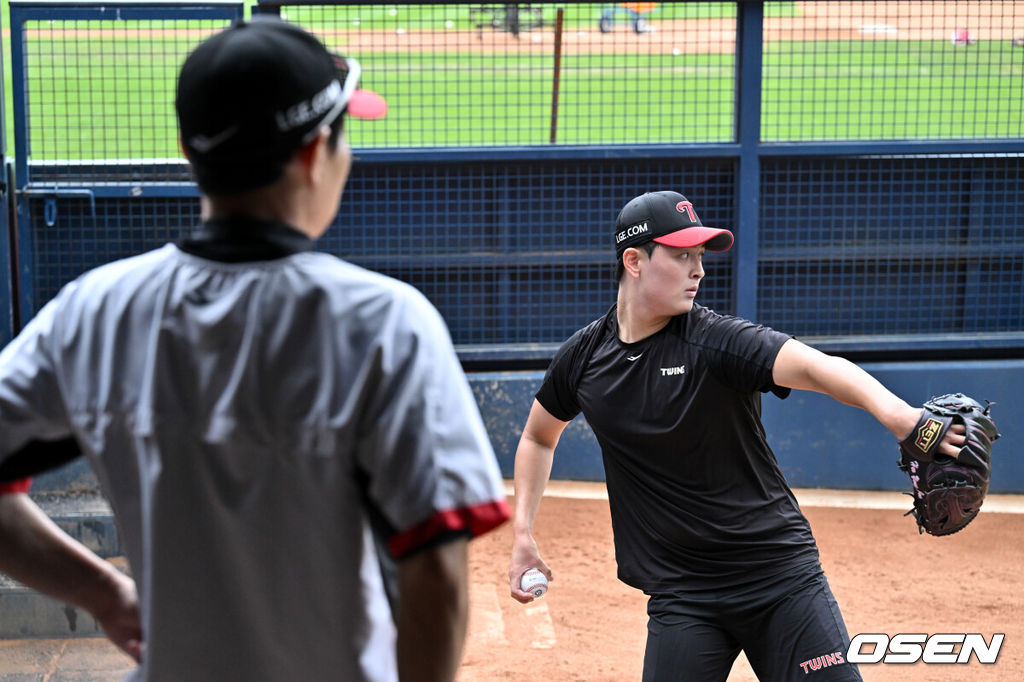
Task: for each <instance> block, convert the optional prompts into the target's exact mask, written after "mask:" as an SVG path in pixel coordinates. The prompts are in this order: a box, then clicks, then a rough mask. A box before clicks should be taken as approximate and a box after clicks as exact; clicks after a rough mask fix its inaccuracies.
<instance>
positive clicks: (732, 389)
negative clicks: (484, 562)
mask: <svg viewBox="0 0 1024 682" xmlns="http://www.w3.org/2000/svg"><path fill="white" fill-rule="evenodd" d="M613 238H614V242H615V247H616V255H617V259H618V265H617V279H618V282H619V290H618V300H617V304H616V305H615V306H613V307H612V308H611V310H609V311H608V313H607V314H606V315H605V316H603V317H602V318H600V319H598V320H595V321H594V322H593V323H591V324H590V325H588V326H587V327H585V328H584V329H581V330H579V331H578V332H576V333H575V334H574V335H573V336H572V337H571V338H570V339H569V340H568V341H566V342H565V343H564V344H563V345H562V347H561V348H560V349H559V351H558V352H557V353H556V354H555V357H554V359H553V360H552V362H551V365H550V367H549V368H548V371H547V374H546V375H545V377H544V381H543V382H542V384H541V387H540V389H539V391H538V392H537V395H536V400H535V401H534V403H533V407H532V409H531V410H530V415H529V417H528V419H527V423H526V427H525V429H524V431H523V435H522V438H521V439H520V442H519V447H518V449H517V451H516V459H515V513H514V524H515V526H514V545H513V548H512V557H511V561H510V566H509V581H510V589H511V594H512V596H513V597H514V598H515V599H517V600H519V601H521V602H528V601H530V600H531V599H532V596H531V595H530V594H528V593H526V592H524V591H523V590H521V589H520V587H519V578H520V576H521V575H522V574H523V572H524V571H526V570H527V569H529V568H538V569H540V570H541V571H543V572H544V573H545V574H547V575H548V577H549V578H550V577H551V570H550V568H549V567H548V566H547V564H546V563H545V562H544V561H543V560H542V559H541V556H540V552H539V550H538V547H537V544H536V542H535V540H534V536H533V523H534V519H535V517H536V514H537V510H538V506H539V503H540V498H541V494H542V493H543V490H544V486H545V485H546V483H547V479H548V476H549V475H550V471H551V462H552V458H553V456H554V450H555V446H556V445H557V443H558V439H559V437H560V435H561V433H562V431H563V430H564V428H565V426H566V425H567V423H568V422H569V421H570V420H572V419H573V418H574V417H575V416H576V415H577V414H579V413H581V412H582V414H583V415H584V416H585V417H586V420H587V423H588V424H589V425H590V427H591V428H592V429H593V431H594V434H595V436H596V437H597V441H598V443H599V445H600V446H601V453H602V457H603V461H604V467H605V478H606V482H607V486H608V502H609V506H610V509H611V517H612V526H613V529H614V542H615V558H616V562H617V564H618V575H619V578H620V579H621V580H622V581H623V582H625V583H626V584H628V585H630V586H632V587H635V588H637V589H640V590H643V591H644V592H645V593H646V594H648V595H649V597H650V599H649V602H648V614H649V624H648V639H647V650H646V653H645V657H644V665H643V680H644V681H645V682H676V681H679V682H681V681H683V680H685V681H687V682H704V681H706V682H724V680H726V679H727V677H728V675H729V670H730V669H731V667H732V664H733V661H734V660H735V659H736V657H737V656H738V655H739V652H740V651H741V650H742V651H744V652H745V653H746V656H747V659H748V660H749V662H750V664H751V666H752V668H753V670H754V672H755V673H756V674H757V675H758V677H759V679H762V680H766V681H768V680H771V681H772V682H781V681H785V680H804V679H807V680H816V681H824V680H859V679H860V675H859V673H858V671H857V669H856V668H855V667H854V666H852V665H850V664H848V663H847V662H846V660H845V656H846V652H847V649H848V647H849V636H848V634H847V632H846V627H845V625H844V624H843V619H842V616H841V614H840V612H839V608H838V606H837V605H836V601H835V599H834V598H833V596H832V593H831V591H830V589H829V586H828V582H827V581H826V579H825V575H824V574H823V572H822V570H821V565H820V563H819V561H818V549H817V546H816V544H815V541H814V537H813V536H812V535H811V529H810V526H809V524H808V523H807V519H806V518H805V517H804V515H803V513H802V512H801V511H800V508H799V506H798V505H797V502H796V499H795V498H794V496H793V493H792V491H791V490H790V488H789V486H788V484H787V483H786V481H785V479H784V477H783V475H782V472H781V470H780V469H779V466H778V463H777V462H776V460H775V455H774V454H773V453H772V451H771V449H770V447H769V446H768V443H767V440H766V435H765V431H764V427H763V425H762V424H761V397H760V396H761V393H763V392H767V391H771V392H773V393H775V394H776V395H778V396H779V397H781V398H785V397H786V396H787V395H788V394H789V392H790V389H793V388H797V389H807V390H812V391H818V392H821V393H826V394H828V395H830V396H832V397H833V398H835V399H837V400H839V401H841V402H844V403H847V404H849V405H854V406H857V407H861V408H863V409H865V410H868V411H869V412H870V413H871V414H872V415H873V416H874V417H876V418H877V419H878V420H879V421H880V422H881V423H882V424H883V425H884V426H885V427H886V428H888V429H889V430H890V431H892V433H893V434H895V435H896V436H897V438H899V439H903V438H904V437H906V436H907V434H908V433H909V432H910V431H911V429H912V428H913V427H914V426H915V425H916V424H917V421H918V418H919V417H920V415H921V410H920V408H912V407H910V406H909V405H907V404H906V403H905V402H904V401H903V400H901V399H899V398H898V397H897V396H895V395H893V394H892V393H891V392H889V391H888V390H887V389H886V388H885V387H884V386H882V385H881V384H880V383H879V382H878V381H876V380H875V379H874V378H872V377H871V376H870V375H869V374H867V373H866V372H864V371H863V370H862V369H860V368H858V367H857V366H855V365H853V364H852V363H850V362H848V361H846V360H843V359H840V358H835V357H831V356H828V355H825V354H823V353H820V352H818V351H816V350H814V349H812V348H810V347H808V346H806V345H804V344H802V343H800V342H799V341H797V340H796V339H793V338H791V337H790V336H788V335H786V334H782V333H779V332H777V331H774V330H772V329H769V328H767V327H763V326H760V325H757V324H754V323H751V322H748V321H746V320H743V319H740V318H736V317H730V316H727V315H719V314H717V313H715V312H714V311H711V310H708V309H707V308H704V307H703V306H701V305H699V304H697V303H696V302H695V299H696V296H697V292H698V289H699V286H700V283H701V279H702V278H703V277H704V269H703V266H702V259H703V255H704V251H705V249H709V250H712V251H724V250H726V249H728V248H730V247H731V246H732V242H733V236H732V234H731V233H730V232H729V231H727V230H722V229H716V228H710V227H706V226H703V225H702V224H701V222H700V220H699V219H698V218H697V215H696V213H695V211H694V207H693V204H691V203H690V202H689V201H688V200H687V199H686V198H685V197H683V196H682V195H681V194H679V193H677V192H671V191H662V192H653V193H649V194H644V195H642V196H640V197H637V198H635V199H633V200H632V201H630V202H629V203H628V204H626V206H625V207H624V208H623V209H622V211H621V212H620V213H619V216H618V219H617V221H616V225H615V230H614V232H613ZM963 432H964V430H963V429H962V428H960V429H959V430H958V433H952V432H951V433H950V434H948V435H947V437H946V440H945V441H944V442H943V444H942V446H941V447H942V449H943V452H944V453H945V454H950V455H955V454H956V452H957V451H958V450H959V445H960V444H962V443H963V440H964V438H963V435H962V434H963Z"/></svg>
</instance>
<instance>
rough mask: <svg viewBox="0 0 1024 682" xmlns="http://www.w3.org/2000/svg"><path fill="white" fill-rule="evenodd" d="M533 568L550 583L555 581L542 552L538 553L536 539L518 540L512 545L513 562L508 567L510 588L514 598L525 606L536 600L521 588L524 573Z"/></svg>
mask: <svg viewBox="0 0 1024 682" xmlns="http://www.w3.org/2000/svg"><path fill="white" fill-rule="evenodd" d="M531 568H536V569H538V570H540V572H541V573H543V574H544V575H545V576H546V577H547V579H548V582H549V583H550V582H551V581H552V580H553V579H554V576H553V575H552V573H551V569H550V568H548V565H547V564H546V563H544V560H543V559H541V558H540V552H538V551H537V543H536V542H535V541H534V539H533V538H532V537H528V538H522V539H518V538H517V539H516V541H515V543H514V544H513V545H512V560H511V561H510V562H509V567H508V586H509V593H510V594H511V596H512V598H513V599H515V600H516V601H518V602H521V603H523V604H529V603H530V602H532V601H533V599H534V597H533V595H532V594H530V593H529V592H524V591H523V590H522V589H521V588H520V586H519V581H520V580H521V579H522V577H523V573H526V571H527V570H529V569H531Z"/></svg>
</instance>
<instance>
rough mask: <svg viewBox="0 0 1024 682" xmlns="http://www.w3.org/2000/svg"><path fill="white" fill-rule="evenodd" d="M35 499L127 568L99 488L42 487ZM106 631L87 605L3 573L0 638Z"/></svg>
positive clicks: (98, 550) (61, 522) (73, 532)
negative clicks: (62, 598) (74, 604)
mask: <svg viewBox="0 0 1024 682" xmlns="http://www.w3.org/2000/svg"><path fill="white" fill-rule="evenodd" d="M32 499H33V500H35V502H36V504H38V505H39V507H40V508H41V509H42V510H43V511H44V512H46V515H47V516H49V517H50V518H51V519H52V520H53V521H54V523H56V524H57V525H58V526H60V527H61V528H62V529H64V531H65V532H67V533H68V534H69V535H71V537H73V538H75V539H76V540H78V541H79V542H81V543H82V544H83V545H85V546H86V547H88V548H89V549H91V550H92V551H94V552H96V553H97V554H98V555H99V556H101V557H103V558H105V559H107V560H108V561H110V562H111V563H113V564H114V565H116V566H117V567H118V568H119V569H121V570H123V571H126V572H127V570H128V562H127V561H126V560H125V559H124V558H123V557H122V556H121V543H120V540H119V536H118V532H117V526H116V524H115V523H114V515H113V513H112V511H111V509H110V505H109V504H108V503H107V501H106V500H105V499H104V498H103V497H102V496H101V495H100V494H99V493H98V492H96V491H93V490H80V491H63V492H59V491H39V492H33V493H32ZM102 636H103V630H102V628H100V626H99V623H97V622H96V619H95V618H93V617H92V616H91V615H90V614H89V613H87V612H86V611H82V610H81V609H77V608H75V607H72V606H69V605H68V604H64V603H61V602H59V601H57V600H55V599H52V598H50V597H47V596H45V595H43V594H40V593H38V592H36V591H35V590H32V589H29V588H27V587H25V586H24V585H22V584H20V583H18V582H17V581H15V580H13V579H11V578H9V577H8V576H6V575H3V574H0V639H21V638H29V637H45V638H68V637H102Z"/></svg>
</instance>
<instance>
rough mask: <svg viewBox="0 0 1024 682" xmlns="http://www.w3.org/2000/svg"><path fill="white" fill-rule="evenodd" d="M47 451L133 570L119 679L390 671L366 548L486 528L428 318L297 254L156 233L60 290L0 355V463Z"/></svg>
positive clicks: (460, 420)
mask: <svg viewBox="0 0 1024 682" xmlns="http://www.w3.org/2000/svg"><path fill="white" fill-rule="evenodd" d="M69 439H73V441H77V443H78V444H79V445H80V447H81V448H82V450H83V451H84V452H85V454H86V455H87V456H88V457H89V459H90V461H91V462H92V464H93V467H94V469H95V470H96V472H97V475H98V477H99V479H100V481H101V484H102V485H103V488H104V491H105V493H106V494H107V497H108V498H109V500H110V502H111V504H112V506H113V507H114V510H115V513H116V515H117V518H118V521H119V523H120V528H121V531H122V533H123V540H124V546H125V548H126V553H127V555H128V558H129V560H130V561H131V565H132V568H133V573H134V576H135V578H136V580H137V584H138V587H139V593H140V599H141V607H142V617H143V630H144V632H145V640H146V652H145V656H144V662H143V666H142V667H141V668H140V669H139V670H138V671H137V672H136V673H135V675H136V677H137V678H138V679H140V680H142V679H145V680H185V679H187V680H190V681H194V680H217V681H218V682H221V681H223V680H247V681H254V680H255V681H258V680H273V681H275V682H277V681H279V680H286V679H287V680H328V679H330V680H373V681H378V680H394V679H396V678H397V672H396V669H395V655H394V651H395V648H394V647H395V642H394V640H395V627H394V621H393V617H392V613H391V610H390V607H389V603H388V599H387V592H386V589H385V586H386V583H387V580H388V571H387V570H386V569H382V564H383V565H385V566H386V564H387V562H386V561H384V562H382V561H380V560H379V558H378V550H380V548H381V546H382V544H383V545H385V546H386V547H387V548H388V549H389V550H390V551H389V552H384V554H385V555H390V556H392V557H400V556H401V555H402V554H405V553H408V552H410V551H414V550H415V549H416V548H418V547H421V546H423V545H424V544H427V543H430V542H433V541H437V539H438V538H439V537H440V536H443V535H444V534H445V533H448V532H464V533H470V534H478V533H482V532H485V531H487V530H489V529H491V528H493V527H494V526H496V525H498V524H500V523H501V522H502V521H504V520H505V519H507V518H508V508H507V506H506V504H505V496H504V492H503V488H502V483H501V478H500V474H499V471H498V467H497V464H496V461H495V458H494V454H493V452H492V450H491V446H490V444H489V441H488V438H487V434H486V432H485V430H484V427H483V424H482V421H481V419H480V415H479V412H478V410H477V407H476V404H475V402H474V399H473V397H472V394H471V392H470V390H469V386H468V384H467V382H466V379H465V376H464V375H463V372H462V370H461V367H460V366H459V363H458V360H457V358H456V356H455V353H454V351H453V348H452V345H451V341H450V338H449V335H448V331H447V329H446V327H445V325H444V323H443V321H442V320H441V318H440V316H439V315H438V313H437V312H436V310H435V309H434V308H433V307H432V306H431V305H430V304H429V302H428V301H427V300H426V299H425V298H424V297H423V296H422V295H420V294H419V293H418V292H417V291H416V290H414V289H413V288H411V287H409V286H407V285H405V284H402V283H400V282H397V281H395V280H392V279H390V278H387V277H384V276H381V275H378V274H374V273H371V272H367V271H365V270H363V269H361V268H358V267H355V266H353V265H351V264H348V263H345V262H344V261H341V260H339V259H337V258H335V257H333V256H330V255H327V254H322V253H315V252H312V251H304V252H298V253H291V254H290V255H287V256H286V257H282V258H274V259H270V260H260V261H255V262H245V263H231V262H220V261H216V260H210V259H207V258H199V257H196V256H194V255H190V254H189V253H186V252H184V251H183V250H181V249H180V248H179V247H178V246H176V245H170V244H169V245H167V246H165V247H163V248H160V249H157V250H155V251H152V252H149V253H146V254H143V255H140V256H137V257H134V258H130V259H127V260H123V261H119V262H116V263H112V264H109V265H106V266H103V267H101V268H98V269H96V270H93V271H91V272H89V273H86V274H85V275H83V276H82V277H80V278H79V279H77V280H76V281H74V282H72V283H70V284H68V285H67V286H66V287H65V288H64V289H63V290H62V291H61V292H60V293H59V294H58V295H57V297H56V298H55V299H54V300H52V301H51V302H49V303H48V304H47V305H46V306H45V307H44V308H43V310H42V311H40V313H39V314H38V315H37V316H36V317H35V318H34V319H33V320H32V321H31V322H30V324H29V325H28V326H27V327H26V329H25V330H24V331H23V332H22V333H21V334H20V335H19V336H18V337H17V338H16V339H15V340H14V341H12V342H11V343H10V344H9V345H8V346H7V347H6V348H5V349H4V350H3V352H2V353H0V463H3V461H4V460H5V458H9V457H11V456H12V455H17V456H19V457H24V456H25V453H26V452H31V451H34V449H33V448H27V447H26V445H28V444H29V443H30V442H32V441H39V440H45V441H51V442H60V441H62V440H64V441H68V440H69ZM36 449H38V448H36ZM30 468H31V467H30ZM29 473H31V472H29Z"/></svg>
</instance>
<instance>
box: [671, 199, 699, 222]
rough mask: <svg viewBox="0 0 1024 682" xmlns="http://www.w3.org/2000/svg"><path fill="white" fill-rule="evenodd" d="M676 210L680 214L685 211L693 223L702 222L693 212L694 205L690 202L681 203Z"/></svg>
mask: <svg viewBox="0 0 1024 682" xmlns="http://www.w3.org/2000/svg"><path fill="white" fill-rule="evenodd" d="M676 210H677V211H679V212H680V213H682V212H683V211H685V212H686V214H687V215H689V216H690V222H691V223H698V224H699V223H700V221H699V220H697V214H696V213H694V212H693V204H692V203H690V202H689V201H680V202H679V203H678V204H676Z"/></svg>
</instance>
